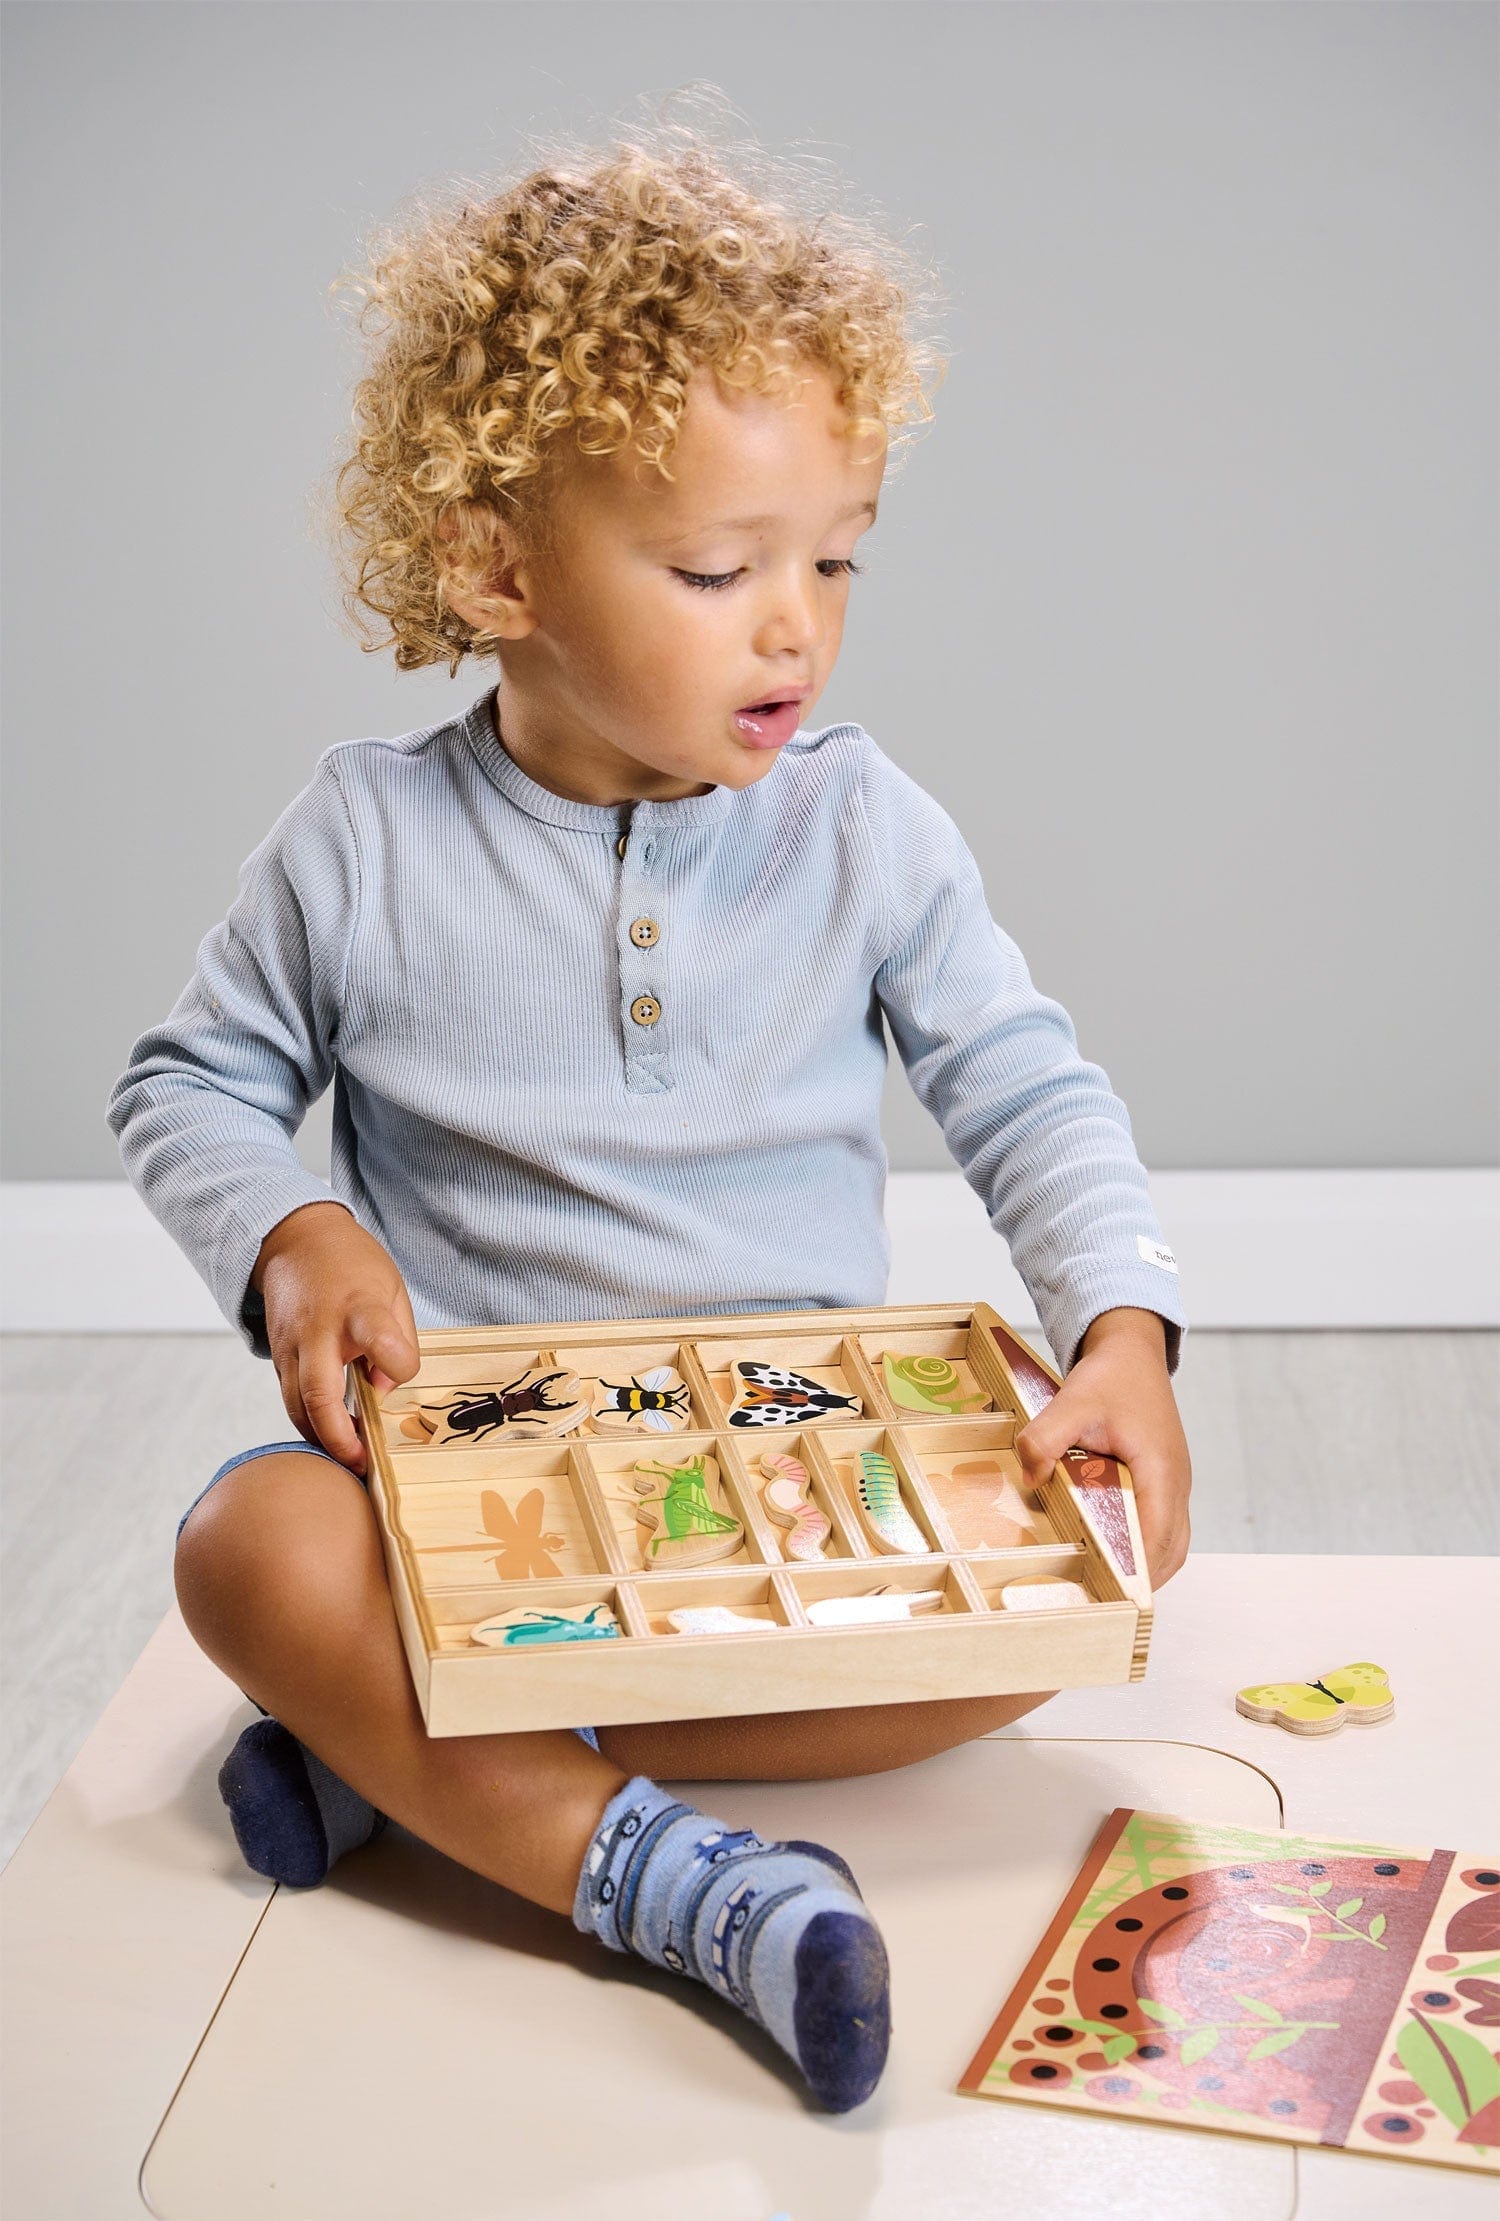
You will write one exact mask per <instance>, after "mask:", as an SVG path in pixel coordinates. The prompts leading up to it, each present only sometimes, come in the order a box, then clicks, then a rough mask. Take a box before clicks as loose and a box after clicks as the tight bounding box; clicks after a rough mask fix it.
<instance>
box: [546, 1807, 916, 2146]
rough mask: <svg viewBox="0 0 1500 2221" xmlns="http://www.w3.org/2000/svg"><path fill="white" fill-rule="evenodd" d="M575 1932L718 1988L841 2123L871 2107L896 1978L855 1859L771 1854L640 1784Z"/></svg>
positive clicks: (621, 1813) (608, 1821)
mask: <svg viewBox="0 0 1500 2221" xmlns="http://www.w3.org/2000/svg"><path fill="white" fill-rule="evenodd" d="M573 1924H574V1926H575V1927H577V1928H580V1929H582V1930H583V1932H584V1933H585V1934H586V1935H596V1936H598V1937H599V1938H600V1940H601V1941H602V1942H604V1943H606V1944H608V1945H609V1946H610V1948H611V1949H612V1950H615V1951H634V1952H635V1953H637V1955H638V1956H639V1957H641V1958H643V1959H649V1960H650V1961H651V1962H652V1964H653V1965H655V1966H664V1967H670V1968H672V1969H673V1971H674V1972H675V1973H678V1974H686V1975H690V1976H693V1977H695V1978H696V1979H697V1980H698V1981H700V1982H706V1983H707V1984H708V1986H709V1988H710V1989H712V1990H715V1991H717V1993H718V1994H719V1996H720V1997H727V1998H728V1999H729V2000H730V2001H731V2003H733V2004H735V2005H738V2006H739V2007H740V2008H741V2010H742V2011H743V2012H744V2013H746V2014H747V2015H748V2016H749V2018H750V2019H751V2020H753V2021H755V2022H756V2023H758V2025H759V2026H760V2027H762V2028H764V2029H766V2030H767V2031H768V2032H769V2034H771V2035H772V2036H774V2037H775V2039H776V2041H777V2043H779V2044H780V2046H781V2048H782V2050H783V2051H785V2052H788V2053H790V2055H791V2057H792V2058H793V2059H795V2060H796V2062H797V2064H798V2066H799V2067H800V2068H801V2069H802V2072H803V2074H804V2075H805V2076H806V2077H807V2081H808V2084H809V2086H810V2088H811V2090H812V2092H813V2095H814V2096H815V2097H817V2098H818V2099H820V2100H821V2101H822V2103H823V2104H824V2105H826V2106H827V2107H829V2109H830V2110H831V2111H833V2112H835V2113H847V2112H848V2111H849V2109H850V2107H851V2106H856V2105H860V2104H862V2103H863V2101H864V2100H865V2099H866V2098H867V2097H868V2096H869V2095H870V2092H871V2091H872V2090H873V2089H874V2087H875V2085H876V2083H877V2082H878V2081H879V2080H880V2076H881V2071H882V2069H883V2068H884V2066H885V2055H886V2052H887V2049H888V2048H889V2045H890V2034H891V2009H890V1969H889V1966H888V1963H887V1960H886V1955H885V1945H884V1943H883V1942H882V1941H881V1936H880V1930H879V1929H878V1928H877V1927H876V1925H875V1923H874V1921H873V1920H872V1919H871V1918H870V1916H869V1914H868V1913H867V1912H866V1910H865V1907H864V1901H863V1899H862V1898H861V1896H860V1894H859V1890H858V1888H857V1886H856V1884H855V1880H854V1876H853V1875H852V1874H851V1873H850V1871H849V1869H848V1867H847V1866H846V1865H845V1864H844V1862H843V1860H842V1859H841V1858H839V1857H838V1856H837V1854H836V1853H834V1852H832V1851H825V1850H824V1849H823V1847H822V1845H821V1844H818V1843H765V1842H763V1841H762V1840H761V1838H760V1837H759V1836H758V1835H756V1834H755V1833H754V1831H753V1830H752V1829H749V1828H746V1829H737V1830H732V1829H728V1828H726V1827H724V1825H723V1823H722V1822H721V1821H718V1820H712V1819H709V1818H708V1817H707V1816H706V1815H705V1814H703V1813H701V1812H697V1811H695V1810H694V1808H693V1807H692V1806H691V1805H685V1804H682V1803H680V1802H678V1800H677V1799H675V1798H673V1797H669V1796H668V1795H667V1794H666V1792H665V1791H664V1790H661V1789H658V1788H657V1786H656V1784H655V1783H654V1782H652V1781H648V1780H647V1779H646V1778H645V1776H644V1775H641V1774H638V1775H637V1776H636V1777H635V1779H634V1780H633V1781H628V1782H627V1783H626V1784H625V1787H624V1788H623V1789H622V1790H620V1791H619V1793H618V1795H616V1796H615V1797H613V1798H611V1800H610V1802H609V1803H608V1804H607V1805H606V1806H605V1808H604V1814H603V1817H602V1818H601V1820H600V1822H599V1826H598V1828H597V1829H596V1831H595V1834H594V1839H593V1842H592V1843H591V1844H590V1846H589V1850H588V1855H587V1857H586V1858H585V1859H584V1862H583V1868H582V1871H581V1872H580V1874H579V1877H578V1895H577V1898H576V1900H575V1902H574V1906H573Z"/></svg>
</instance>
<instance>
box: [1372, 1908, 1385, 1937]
mask: <svg viewBox="0 0 1500 2221" xmlns="http://www.w3.org/2000/svg"><path fill="white" fill-rule="evenodd" d="M1369 1934H1370V1941H1371V1942H1372V1943H1378V1942H1379V1941H1380V1939H1381V1937H1382V1936H1383V1935H1384V1934H1385V1914H1384V1913H1377V1914H1376V1915H1375V1918H1374V1919H1373V1920H1372V1921H1371V1922H1370V1929H1369Z"/></svg>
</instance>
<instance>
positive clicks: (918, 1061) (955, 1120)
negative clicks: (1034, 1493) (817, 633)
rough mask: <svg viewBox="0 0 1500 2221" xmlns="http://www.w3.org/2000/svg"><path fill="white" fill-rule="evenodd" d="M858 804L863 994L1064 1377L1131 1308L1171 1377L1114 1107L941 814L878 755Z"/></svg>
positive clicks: (1135, 1188)
mask: <svg viewBox="0 0 1500 2221" xmlns="http://www.w3.org/2000/svg"><path fill="white" fill-rule="evenodd" d="M862 792H863V798H864V803H865V813H866V818H867V821H868V824H869V829H870V834H871V839H872V843H873V848H874V862H875V868H876V871H877V873H878V882H877V883H878V885H879V886H880V887H881V888H882V889H883V890H884V893H885V932H884V944H883V945H884V953H883V955H882V958H881V961H880V964H879V968H878V970H877V972H876V975H875V988H876V993H877V995H878V997H879V1000H880V1003H881V1005H882V1007H883V1009H884V1011H885V1014H886V1018H887V1020H888V1022H889V1025H890V1028H891V1032H892V1035H893V1036H894V1038H895V1042H896V1046H897V1048H898V1050H899V1051H900V1055H901V1058H902V1061H903V1063H904V1064H905V1066H906V1069H907V1073H908V1075H909V1077H910V1079H911V1084H912V1088H913V1090H914V1092H915V1093H916V1095H917V1098H918V1100H919V1101H920V1102H921V1103H922V1104H923V1105H924V1107H925V1108H926V1109H927V1110H929V1111H930V1112H931V1113H932V1115H933V1117H934V1118H935V1119H936V1120H937V1121H938V1123H939V1125H940V1126H941V1127H942V1130H943V1135H944V1138H945V1140H946V1141H947V1144H948V1147H949V1149H950V1150H951V1152H952V1154H953V1157H954V1160H955V1161H956V1163H957V1164H958V1166H959V1168H960V1169H961V1171H962V1172H963V1174H964V1177H965V1178H966V1179H967V1181H968V1182H969V1185H970V1186H971V1187H972V1188H973V1189H974V1190H975V1192H976V1193H977V1194H978V1195H979V1196H980V1197H981V1198H982V1200H983V1202H984V1204H985V1208H986V1209H987V1211H988V1212H989V1216H990V1223H991V1225H992V1226H993V1227H994V1228H995V1231H996V1232H997V1233H998V1234H999V1235H1000V1236H1001V1237H1002V1238H1003V1240H1004V1241H1005V1242H1006V1243H1007V1245H1008V1246H1009V1249H1010V1252H1011V1257H1012V1260H1013V1262H1014V1264H1015V1267H1016V1270H1017V1271H1018V1272H1019V1273H1020V1275H1021V1278H1022V1279H1023V1280H1024V1282H1025V1283H1026V1286H1027V1288H1028V1290H1029V1291H1030V1293H1031V1296H1032V1299H1033V1301H1034V1302H1035V1304H1036V1307H1037V1315H1038V1317H1039V1318H1040V1319H1041V1322H1042V1326H1043V1330H1044V1331H1045V1333H1046V1336H1047V1340H1048V1342H1049V1343H1050V1344H1051V1346H1052V1349H1053V1350H1054V1352H1055V1353H1056V1356H1057V1360H1058V1364H1059V1366H1060V1368H1061V1370H1062V1371H1064V1372H1066V1371H1068V1369H1069V1368H1070V1367H1071V1366H1072V1364H1073V1362H1074V1360H1075V1358H1076V1356H1077V1354H1078V1348H1079V1344H1080V1342H1081V1341H1082V1339H1083V1336H1084V1333H1085V1332H1086V1330H1087V1328H1088V1326H1089V1324H1090V1322H1091V1321H1092V1320H1093V1319H1095V1318H1097V1317H1098V1315H1099V1313H1100V1312H1102V1311H1109V1310H1113V1309H1115V1308H1116V1307H1117V1306H1120V1305H1130V1306H1133V1307H1136V1308H1139V1309H1141V1310H1146V1311H1154V1312H1156V1313H1157V1314H1158V1315H1159V1316H1160V1317H1161V1319H1162V1320H1163V1321H1164V1322H1165V1324H1166V1329H1167V1337H1166V1339H1167V1362H1168V1366H1169V1368H1170V1369H1171V1370H1173V1371H1175V1370H1176V1366H1177V1361H1178V1356H1179V1353H1180V1347H1181V1337H1182V1331H1183V1328H1184V1326H1185V1324H1186V1318H1185V1314H1184V1312H1183V1309H1182V1305H1181V1298H1180V1295H1179V1293H1178V1281H1177V1273H1176V1267H1175V1263H1174V1262H1173V1261H1172V1259H1171V1252H1170V1250H1169V1249H1168V1248H1167V1247H1166V1245H1165V1243H1164V1242H1163V1240H1162V1233H1161V1228H1160V1227H1159V1226H1158V1224H1157V1221H1156V1217H1155V1213H1154V1212H1153V1209H1152V1206H1151V1199H1150V1193H1149V1190H1148V1187H1147V1181H1146V1173H1145V1169H1144V1167H1143V1166H1142V1164H1141V1162H1140V1160H1139V1158H1138V1157H1137V1155H1136V1152H1135V1147H1134V1143H1133V1140H1132V1136H1131V1129H1130V1118H1129V1114H1128V1112H1127V1111H1126V1108H1125V1105H1124V1104H1123V1103H1122V1102H1121V1101H1120V1099H1119V1097H1118V1096H1117V1095H1115V1094H1114V1093H1113V1092H1112V1090H1111V1088H1110V1084H1109V1080H1108V1078H1107V1076H1106V1075H1105V1073H1104V1072H1103V1071H1102V1070H1101V1069H1100V1067H1099V1066H1098V1065H1096V1064H1089V1063H1086V1062H1085V1061H1084V1060H1083V1059H1082V1058H1081V1057H1080V1056H1079V1054H1078V1043H1077V1037H1076V1035H1075V1032H1074V1029H1073V1023H1072V1020H1071V1019H1070V1018H1069V1016H1068V1014H1067V1012H1066V1011H1065V1010H1064V1009H1063V1007H1062V1005H1061V1004H1060V1003H1056V1002H1053V1001H1051V1000H1050V999H1049V998H1048V997H1047V996H1045V995H1042V994H1039V993H1038V991H1037V990H1036V988H1035V987H1034V986H1033V985H1032V982H1031V977H1030V974H1029V973H1028V971H1027V968H1026V964H1025V960H1024V959H1023V957H1022V955H1021V952H1020V950H1019V949H1018V948H1017V947H1016V945H1015V943H1014V942H1013V941H1012V940H1010V939H1009V938H1008V936H1007V935H1006V934H1005V933H1004V932H1002V931H1001V929H1000V927H999V926H998V925H997V924H996V923H995V921H994V919H993V918H992V917H991V916H990V913H989V908H988V905H987V903H986V900H985V894H984V886H983V882H982V880H981V878H980V875H979V869H978V866H977V865H976V863H975V861H974V858H973V856H972V854H971V853H970V851H969V848H968V846H967V844H966V843H965V841H964V839H963V837H962V835H961V834H960V832H959V830H958V828H957V826H956V825H955V824H954V822H953V820H952V819H951V818H950V817H949V816H948V814H947V812H946V811H945V810H943V809H942V807H941V806H940V805H939V804H938V803H937V802H935V801H934V800H933V798H932V797H931V796H930V795H929V794H927V793H926V792H924V790H923V789H922V788H921V787H919V786H918V785H917V784H916V783H915V781H913V780H911V779H909V778H908V777H907V776H906V774H905V773H904V772H903V771H901V770H900V769H899V768H898V767H897V766H896V765H895V764H893V763H892V762H891V761H890V759H889V758H888V757H886V756H884V755H883V754H881V752H880V751H879V750H878V749H876V748H874V747H873V745H872V747H871V749H870V750H869V752H868V755H867V758H866V764H865V774H864V781H863V788H862ZM1158 1256H1159V1257H1161V1258H1163V1259H1165V1260H1167V1261H1166V1262H1164V1263H1158V1262H1157V1261H1156V1259H1157V1257H1158Z"/></svg>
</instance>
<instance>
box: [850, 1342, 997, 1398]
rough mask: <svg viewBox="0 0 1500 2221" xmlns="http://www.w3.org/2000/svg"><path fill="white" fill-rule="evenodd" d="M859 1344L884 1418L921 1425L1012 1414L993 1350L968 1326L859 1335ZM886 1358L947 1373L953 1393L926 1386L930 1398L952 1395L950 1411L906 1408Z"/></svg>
mask: <svg viewBox="0 0 1500 2221" xmlns="http://www.w3.org/2000/svg"><path fill="white" fill-rule="evenodd" d="M857 1339H858V1342H859V1347H860V1350H861V1352H862V1353H863V1355H864V1357H865V1360H866V1362H867V1364H868V1365H869V1368H870V1371H871V1373H872V1374H873V1376H874V1378H875V1382H876V1385H877V1389H878V1392H879V1395H880V1398H881V1405H880V1408H881V1411H882V1413H884V1414H886V1415H888V1416H892V1417H894V1418H896V1419H899V1420H906V1419H913V1420H919V1421H920V1420H927V1419H934V1418H937V1419H950V1418H977V1417H980V1416H981V1415H982V1414H983V1413H985V1412H997V1411H998V1412H999V1413H1001V1414H1004V1413H1006V1412H1008V1411H1010V1410H1012V1408H1013V1407H1012V1405H1011V1401H1010V1397H1009V1395H1008V1393H1007V1390H1006V1387H1005V1383H1004V1379H1003V1375H1002V1374H1001V1371H1000V1368H999V1366H998V1365H997V1364H996V1363H995V1362H994V1358H993V1355H992V1351H993V1344H992V1343H991V1342H990V1341H989V1340H988V1338H987V1337H986V1336H985V1335H984V1334H983V1333H982V1332H980V1331H978V1330H976V1329H975V1328H974V1327H973V1326H972V1325H970V1324H967V1323H966V1324H964V1325H962V1326H941V1327H929V1328H928V1329H927V1330H926V1331H925V1332H922V1331H913V1330H912V1329H911V1328H910V1327H908V1328H906V1329H904V1330H903V1329H901V1328H890V1329H886V1330H884V1331H882V1332H880V1333H876V1334H861V1335H859V1336H858V1337H857ZM887 1357H890V1358H891V1359H892V1360H893V1361H895V1360H899V1359H901V1358H906V1357H910V1358H916V1359H919V1360H926V1361H928V1363H929V1364H933V1365H936V1364H942V1365H945V1366H947V1367H948V1368H950V1369H951V1374H952V1384H951V1388H947V1389H945V1388H944V1387H943V1386H942V1384H941V1383H939V1382H931V1383H929V1388H930V1391H931V1392H933V1393H947V1394H950V1395H951V1398H952V1404H951V1407H950V1408H947V1409H945V1408H943V1407H942V1406H941V1405H939V1406H937V1407H935V1408H925V1407H923V1406H920V1405H916V1404H912V1403H907V1402H904V1401H903V1400H902V1398H901V1397H900V1396H899V1395H898V1394H897V1393H896V1392H895V1389H894V1387H893V1386H892V1384H891V1381H890V1379H889V1377H888V1374H887V1371H886V1364H885V1360H886V1358H887ZM981 1399H982V1400H981Z"/></svg>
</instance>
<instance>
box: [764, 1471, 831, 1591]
mask: <svg viewBox="0 0 1500 2221" xmlns="http://www.w3.org/2000/svg"><path fill="white" fill-rule="evenodd" d="M760 1469H761V1471H762V1473H764V1474H765V1475H766V1482H765V1486H764V1487H763V1488H762V1490H761V1492H760V1494H761V1502H762V1503H763V1504H764V1505H765V1507H766V1511H767V1513H768V1514H769V1516H770V1517H771V1518H772V1519H774V1520H775V1522H776V1524H777V1526H778V1527H789V1528H790V1529H791V1533H790V1534H789V1535H788V1536H787V1538H786V1554H787V1556H788V1557H789V1558H795V1559H796V1560H797V1562H798V1564H799V1565H813V1564H816V1563H817V1562H818V1561H819V1560H820V1559H821V1558H822V1556H823V1546H824V1544H825V1543H826V1542H827V1540H828V1538H829V1536H830V1535H831V1534H832V1533H833V1522H832V1521H831V1520H830V1519H829V1517H828V1516H827V1514H826V1513H825V1512H821V1511H819V1509H818V1507H817V1505H816V1504H815V1503H814V1502H813V1500H812V1497H811V1496H810V1494H809V1493H808V1480H807V1467H806V1466H805V1465H803V1464H802V1463H801V1462H800V1460H799V1459H797V1458H793V1457H788V1456H787V1455H786V1454H785V1452H784V1451H781V1450H762V1452H761V1454H760Z"/></svg>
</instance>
